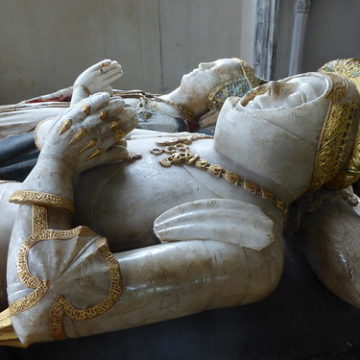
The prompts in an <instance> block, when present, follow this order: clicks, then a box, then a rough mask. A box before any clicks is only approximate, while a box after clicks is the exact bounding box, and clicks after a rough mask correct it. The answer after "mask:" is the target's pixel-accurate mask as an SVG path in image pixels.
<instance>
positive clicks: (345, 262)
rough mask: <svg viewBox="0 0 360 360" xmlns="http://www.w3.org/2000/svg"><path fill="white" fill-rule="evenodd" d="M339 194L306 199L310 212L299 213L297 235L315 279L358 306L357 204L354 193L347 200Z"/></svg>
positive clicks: (359, 211) (359, 250) (359, 227)
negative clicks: (318, 202) (315, 204)
mask: <svg viewBox="0 0 360 360" xmlns="http://www.w3.org/2000/svg"><path fill="white" fill-rule="evenodd" d="M342 195H344V194H341V192H335V193H330V194H326V197H325V199H324V200H322V201H321V202H320V205H318V206H315V207H314V206H313V205H312V204H311V203H310V206H308V207H309V209H310V211H311V212H309V213H305V214H304V216H303V217H302V219H301V224H300V229H299V232H298V233H297V238H298V241H299V247H300V249H301V251H302V252H303V254H304V255H305V258H306V259H307V261H308V262H309V263H310V265H311V267H312V269H313V270H314V272H315V273H316V275H317V276H318V277H319V279H320V280H321V281H322V282H323V283H324V284H325V285H326V286H327V287H328V288H329V289H330V290H331V291H332V292H333V293H334V294H336V295H337V296H339V297H340V298H342V299H343V300H345V301H347V302H349V303H350V304H352V305H353V306H356V307H358V308H359V307H360V297H359V282H360V245H359V231H360V222H359V220H360V204H359V202H358V201H359V198H358V197H357V196H356V195H354V194H353V195H352V199H351V201H349V199H344V198H343V196H342ZM321 196H324V194H319V195H318V197H321ZM315 200H316V197H315ZM354 200H355V202H356V201H357V202H358V204H357V205H356V206H354V205H355V202H354ZM314 209H316V211H314Z"/></svg>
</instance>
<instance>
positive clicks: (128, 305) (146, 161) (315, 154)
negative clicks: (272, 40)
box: [0, 72, 360, 345]
mask: <svg viewBox="0 0 360 360" xmlns="http://www.w3.org/2000/svg"><path fill="white" fill-rule="evenodd" d="M205 74H206V72H204V73H202V74H200V75H199V78H198V79H197V81H199V82H200V80H199V79H200V78H201V77H204V78H206V77H207V75H205ZM359 106H360V97H359V94H358V92H357V89H356V87H355V85H354V83H352V82H350V81H349V80H346V79H345V78H343V77H341V76H338V75H336V74H331V75H329V74H325V73H308V74H302V75H297V76H294V77H290V78H287V79H284V80H281V81H279V82H270V83H268V84H264V85H261V86H260V87H257V88H255V89H254V90H252V91H250V92H249V93H248V94H247V95H245V96H244V97H243V98H241V99H240V98H239V97H232V98H228V99H227V100H226V101H225V104H224V106H223V108H222V110H221V112H220V115H219V118H218V122H217V126H216V130H215V135H214V138H213V139H212V138H208V137H204V136H200V137H194V138H184V137H183V134H181V137H180V138H177V139H176V138H175V139H174V140H171V139H170V138H166V135H164V134H161V133H151V134H149V135H147V136H145V137H141V138H138V139H136V138H133V139H131V140H129V141H128V143H127V147H125V145H126V144H125V143H124V141H123V140H121V139H119V136H117V135H116V133H115V132H114V126H113V124H114V123H115V128H120V129H121V130H122V132H123V135H125V134H126V133H127V132H128V131H130V130H131V129H132V128H134V127H135V126H136V121H135V118H136V116H135V113H134V112H131V111H127V109H128V105H127V104H126V103H125V102H124V101H123V100H121V99H119V98H117V97H110V96H109V94H107V93H98V94H95V95H92V96H90V97H87V98H85V99H83V100H81V101H80V102H79V103H77V104H73V105H72V106H71V107H70V108H69V109H68V110H66V111H65V112H64V114H62V115H61V116H60V117H59V118H58V119H57V121H56V122H55V123H54V124H53V126H52V127H51V128H49V131H48V134H47V136H46V139H45V141H44V142H43V145H42V150H41V153H40V157H39V160H38V162H37V165H36V166H35V168H34V169H33V170H32V172H31V173H30V175H29V176H28V177H27V178H26V180H25V181H24V182H23V183H22V184H18V183H2V184H0V186H1V189H2V199H1V207H2V209H3V212H4V213H5V212H6V214H7V215H8V216H7V217H6V219H5V218H4V219H2V220H1V221H2V223H1V224H0V226H1V228H2V229H3V234H5V235H3V236H4V237H3V238H2V243H3V244H4V243H6V242H7V241H8V237H6V236H9V233H10V232H11V230H12V235H11V242H10V245H9V256H8V273H7V283H8V299H9V310H8V311H6V312H5V313H3V315H2V317H3V318H4V319H5V320H3V322H4V324H5V325H6V333H7V334H10V335H9V336H8V339H9V340H12V341H14V339H15V340H16V338H18V339H19V341H20V342H21V344H23V345H28V344H30V343H33V342H39V341H50V340H56V339H62V338H65V337H78V336H86V335H90V334H95V333H99V332H104V331H112V330H116V329H122V328H127V327H132V326H138V325H143V324H147V323H151V322H156V321H161V320H164V319H169V318H174V317H178V316H184V315H187V314H192V313H195V312H198V311H202V310H204V309H212V308H218V307H226V306H233V305H241V304H247V303H251V302H254V301H257V300H260V299H262V298H264V297H265V296H267V295H268V294H270V293H271V292H272V291H273V290H274V289H275V288H276V286H277V284H278V281H279V279H280V276H281V272H282V265H283V258H284V244H283V238H282V230H283V224H284V220H285V217H286V208H287V206H288V205H289V204H290V203H291V202H293V201H294V200H296V199H298V198H299V197H300V196H302V195H303V194H304V193H305V192H307V191H308V190H309V189H310V188H311V189H313V188H319V187H322V186H326V185H327V184H331V183H332V181H333V180H334V179H335V178H336V177H337V176H338V175H339V174H340V173H341V171H342V169H344V168H346V166H347V164H348V163H349V161H350V157H351V156H352V154H353V145H354V142H355V139H356V136H357V129H358V125H359V123H358V122H359ZM349 108H350V109H351V111H350V110H349ZM334 109H335V110H334ZM69 120H71V121H69ZM343 124H345V125H343ZM343 127H344V128H343ZM329 128H330V129H335V130H333V131H332V132H331V131H328V130H326V131H325V130H324V129H329ZM324 133H326V134H329V133H330V134H331V136H330V139H331V140H332V141H333V142H332V143H333V144H334V146H338V147H339V148H341V151H340V152H339V156H338V155H337V152H334V153H333V152H329V154H331V156H332V157H336V159H335V160H336V161H334V159H332V161H325V160H323V152H320V153H319V149H323V148H324V147H326V145H327V144H328V142H329V139H328V136H327V135H326V134H325V135H326V136H325V135H324ZM78 134H81V136H79V135H78ZM75 135H76V136H75ZM323 135H324V136H323ZM164 137H165V138H164ZM74 139H75V140H74ZM344 139H346V144H344V141H343V140H344ZM91 140H93V141H94V142H95V143H96V144H97V145H96V146H97V149H98V150H99V152H98V153H97V154H96V156H91V155H92V154H93V150H94V149H93V147H89V145H88V144H89V142H90V141H91ZM171 147H173V148H171ZM161 149H163V150H161ZM164 152H165V153H164ZM134 153H136V154H140V155H141V158H139V157H138V160H136V161H132V162H131V163H129V162H128V161H127V159H129V157H130V156H131V154H134ZM129 154H130V155H129ZM159 155H160V156H161V157H160V158H159ZM340 155H341V156H340ZM329 156H330V155H329ZM337 156H338V157H337ZM163 157H165V158H168V162H169V166H165V167H164V166H162V165H164V164H162V165H161V164H160V163H159V160H161V161H163ZM325 159H326V156H325ZM115 160H120V161H117V162H114V161H115ZM326 160H327V159H326ZM100 165H103V166H100ZM165 165H166V162H165ZM319 167H321V171H319ZM334 169H335V170H334ZM84 170H88V171H87V172H86V173H83V174H81V175H80V173H82V172H83V171H84ZM204 170H206V171H204ZM331 170H333V171H331ZM324 174H325V175H324ZM329 174H332V175H329ZM75 182H76V185H74V184H75ZM314 184H315V185H316V186H315V185H314ZM15 191H17V192H16V193H15V195H13V194H14V192H15ZM12 195H13V196H12ZM52 195H53V196H52ZM9 198H10V200H11V201H12V203H10V204H9V203H7V200H8V199H9ZM32 198H33V199H34V200H33V201H32V200H31V199H32ZM14 201H15V202H16V204H14ZM69 201H70V202H71V201H74V203H75V218H74V219H73V218H72V215H71V212H70V211H69V210H70V209H72V207H71V206H70V205H69ZM64 204H66V206H64ZM15 214H18V216H17V217H16V219H15ZM74 222H75V223H76V224H79V225H81V226H82V227H81V226H80V228H79V227H77V228H74V229H72V224H73V223H74ZM85 225H86V226H89V227H91V229H92V231H90V230H89V229H88V228H87V227H84V226H85ZM93 231H94V232H95V233H94V232H93ZM97 234H99V235H97ZM104 237H106V239H107V241H108V244H109V247H110V249H111V251H112V253H111V252H110V251H109V248H108V246H107V244H106V241H105V240H104ZM49 259H50V261H51V263H49ZM1 276H4V274H2V275H1ZM355 295H356V294H355ZM19 304H20V305H23V306H18V305H19ZM9 317H11V326H10V325H9ZM1 320H2V319H1ZM35 324H36V326H35ZM4 327H5V326H4ZM9 327H10V328H9ZM11 327H12V328H13V330H12V328H11Z"/></svg>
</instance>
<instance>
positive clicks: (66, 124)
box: [59, 119, 73, 135]
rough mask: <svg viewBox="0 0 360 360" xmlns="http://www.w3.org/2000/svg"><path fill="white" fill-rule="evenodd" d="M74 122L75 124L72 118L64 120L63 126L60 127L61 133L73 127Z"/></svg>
mask: <svg viewBox="0 0 360 360" xmlns="http://www.w3.org/2000/svg"><path fill="white" fill-rule="evenodd" d="M72 124H73V122H72V120H71V119H66V120H64V121H63V123H62V125H61V127H60V129H59V135H62V134H64V133H65V132H66V131H68V130H69V129H70V128H71V126H72Z"/></svg>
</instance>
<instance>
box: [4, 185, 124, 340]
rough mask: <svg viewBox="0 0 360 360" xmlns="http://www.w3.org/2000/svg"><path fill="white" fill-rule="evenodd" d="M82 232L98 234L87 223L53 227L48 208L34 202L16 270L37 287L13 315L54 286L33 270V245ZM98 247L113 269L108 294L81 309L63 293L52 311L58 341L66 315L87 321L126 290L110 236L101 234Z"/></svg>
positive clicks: (51, 328)
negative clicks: (101, 299) (33, 272)
mask: <svg viewBox="0 0 360 360" xmlns="http://www.w3.org/2000/svg"><path fill="white" fill-rule="evenodd" d="M25 193H29V192H25ZM37 194H41V193H37ZM42 195H43V194H42ZM46 195H51V194H46ZM15 198H16V197H15ZM19 198H21V199H23V197H21V196H19ZM80 235H83V236H97V235H96V234H95V233H94V232H93V231H92V230H91V229H89V228H87V227H84V226H79V227H76V228H74V229H71V230H54V229H49V228H48V210H47V208H46V207H45V206H39V205H33V208H32V232H31V235H30V236H29V237H28V239H27V240H26V241H25V242H24V243H23V244H22V245H21V246H20V249H19V253H18V258H17V262H16V269H17V274H18V277H19V279H20V281H21V282H22V283H23V284H24V286H25V287H27V288H28V289H34V290H33V291H32V292H31V293H29V294H28V295H26V296H25V297H23V298H21V299H18V300H16V301H14V302H13V303H11V304H10V306H9V311H10V314H11V316H13V315H15V314H17V313H20V312H22V311H25V310H27V309H29V308H31V307H32V306H34V305H36V304H37V303H38V302H39V301H40V300H41V299H42V297H43V296H44V295H45V294H46V293H47V291H48V290H49V288H50V286H51V282H50V280H47V279H41V278H39V277H37V276H34V275H33V274H32V273H31V270H30V267H29V253H30V250H31V248H32V247H33V246H35V245H36V244H37V243H39V242H41V241H48V240H70V239H73V238H74V237H77V236H80ZM96 248H97V250H98V253H99V255H100V257H101V258H102V260H103V261H104V262H105V263H106V265H107V267H108V270H109V274H110V285H109V291H108V294H107V295H106V297H105V299H104V300H103V301H101V302H99V303H98V304H96V305H93V306H89V307H88V308H85V309H78V308H77V307H75V306H74V305H73V304H71V303H70V302H69V301H68V300H67V299H65V297H64V296H62V295H61V296H60V297H58V298H57V299H56V300H55V301H54V303H53V305H52V307H51V309H50V313H49V332H50V334H51V336H52V337H53V339H54V340H59V339H64V338H66V333H65V329H64V325H63V320H64V316H65V315H67V316H68V317H70V318H71V319H73V320H86V319H91V318H94V317H96V316H100V315H102V314H103V313H105V312H106V311H108V310H110V309H111V308H112V307H113V306H114V304H115V303H116V302H117V301H118V299H119V297H120V295H121V293H122V283H121V271H120V265H119V263H118V262H117V260H116V259H115V257H114V256H113V254H112V253H111V251H110V249H109V247H108V245H107V242H106V239H105V238H100V237H99V238H98V239H97V240H96Z"/></svg>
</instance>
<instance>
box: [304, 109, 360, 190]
mask: <svg viewBox="0 0 360 360" xmlns="http://www.w3.org/2000/svg"><path fill="white" fill-rule="evenodd" d="M358 116H359V104H357V103H354V102H346V103H344V104H331V105H330V107H329V110H328V114H327V117H326V120H325V122H324V125H323V129H322V132H321V135H320V140H319V145H318V149H317V152H316V155H315V162H314V171H313V174H312V179H311V183H310V186H309V189H308V191H309V192H312V191H315V190H317V189H319V188H321V187H322V186H323V185H324V184H327V183H329V182H331V180H332V179H334V178H335V177H336V176H337V175H338V174H339V173H340V172H341V170H342V169H343V168H344V166H345V164H346V161H347V159H348V158H349V156H350V154H351V149H352V147H353V143H354V136H355V132H356V128H357V125H358Z"/></svg>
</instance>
